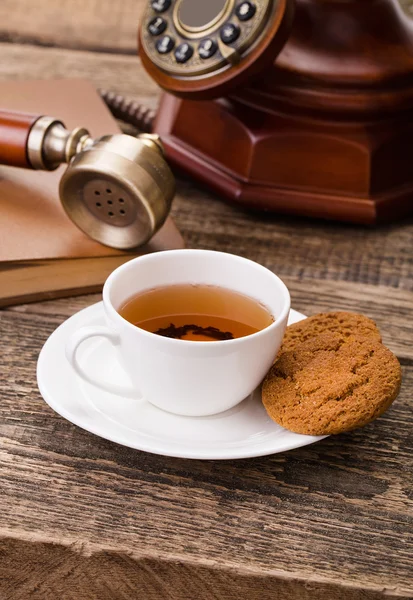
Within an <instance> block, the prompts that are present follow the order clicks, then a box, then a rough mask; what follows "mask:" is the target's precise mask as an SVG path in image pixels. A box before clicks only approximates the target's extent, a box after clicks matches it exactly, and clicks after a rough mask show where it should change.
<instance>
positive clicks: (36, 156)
mask: <svg viewBox="0 0 413 600" xmlns="http://www.w3.org/2000/svg"><path fill="white" fill-rule="evenodd" d="M55 125H59V126H62V127H64V125H63V123H61V122H60V121H58V120H56V119H53V118H52V117H40V119H37V121H36V123H35V124H34V125H33V127H32V128H31V130H30V133H29V137H28V139H27V150H26V151H27V158H28V160H29V163H30V165H31V167H32V169H38V170H41V171H44V170H46V171H53V170H54V169H56V168H57V167H58V166H59V165H48V163H47V160H45V156H44V150H43V145H44V140H45V138H46V135H47V134H48V132H49V131H50V129H51V128H52V127H54V126H55Z"/></svg>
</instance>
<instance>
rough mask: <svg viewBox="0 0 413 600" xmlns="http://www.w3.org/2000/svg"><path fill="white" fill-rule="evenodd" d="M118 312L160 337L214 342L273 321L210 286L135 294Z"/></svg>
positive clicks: (258, 307)
mask: <svg viewBox="0 0 413 600" xmlns="http://www.w3.org/2000/svg"><path fill="white" fill-rule="evenodd" d="M119 313H120V314H121V315H122V317H124V318H125V319H126V320H127V321H129V322H130V323H132V324H133V325H136V326H137V327H140V328H141V329H145V330H146V331H150V332H152V333H156V334H158V335H163V336H165V337H170V338H175V339H181V340H190V341H193V342H213V341H219V340H232V339H235V338H240V337H244V336H246V335H251V334H252V333H256V332H257V331H261V329H265V328H266V327H268V325H271V323H273V321H274V319H273V317H272V315H271V314H270V312H269V311H268V309H266V308H265V307H264V306H263V305H262V304H260V303H259V302H257V301H256V300H253V299H252V298H249V297H248V296H244V295H243V294H239V293H237V292H233V291H231V290H227V289H225V288H221V287H214V286H208V285H191V284H185V285H171V286H167V287H161V288H155V289H153V290H149V291H147V292H143V293H141V294H138V295H136V296H135V297H133V298H131V299H130V300H128V302H126V303H125V304H124V305H123V306H122V307H121V309H120V310H119Z"/></svg>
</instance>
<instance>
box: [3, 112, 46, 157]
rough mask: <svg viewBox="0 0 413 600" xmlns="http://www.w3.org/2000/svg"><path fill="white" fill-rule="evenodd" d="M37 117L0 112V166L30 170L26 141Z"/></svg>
mask: <svg viewBox="0 0 413 600" xmlns="http://www.w3.org/2000/svg"><path fill="white" fill-rule="evenodd" d="M38 119H39V115H37V116H34V115H28V114H25V113H18V112H12V111H7V110H0V165H8V166H10V167H23V168H29V169H30V168H31V165H30V162H29V159H28V156H27V140H28V137H29V133H30V130H31V128H32V127H33V125H34V124H35V123H36V121H38Z"/></svg>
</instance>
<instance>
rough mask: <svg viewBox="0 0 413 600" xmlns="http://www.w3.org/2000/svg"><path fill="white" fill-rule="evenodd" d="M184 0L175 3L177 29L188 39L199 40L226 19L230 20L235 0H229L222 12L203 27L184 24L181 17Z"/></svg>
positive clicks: (174, 17) (212, 31) (174, 13)
mask: <svg viewBox="0 0 413 600" xmlns="http://www.w3.org/2000/svg"><path fill="white" fill-rule="evenodd" d="M182 2H183V0H178V2H177V3H176V4H175V7H174V11H173V17H172V18H173V22H174V25H175V29H176V30H177V31H178V32H179V33H180V34H181V35H182V36H183V37H184V38H186V39H190V40H198V39H201V38H204V37H207V36H208V35H210V34H211V33H214V32H215V31H216V30H217V28H218V27H220V26H221V25H223V24H224V23H225V21H227V20H228V18H229V16H230V15H231V13H232V11H233V9H234V6H235V0H227V3H226V5H225V6H224V8H223V9H222V10H221V12H220V14H219V15H217V16H216V17H215V19H213V20H212V21H210V22H209V23H208V24H207V25H206V26H203V27H188V26H187V25H184V24H183V23H182V22H181V20H180V18H179V8H180V6H181V4H182Z"/></svg>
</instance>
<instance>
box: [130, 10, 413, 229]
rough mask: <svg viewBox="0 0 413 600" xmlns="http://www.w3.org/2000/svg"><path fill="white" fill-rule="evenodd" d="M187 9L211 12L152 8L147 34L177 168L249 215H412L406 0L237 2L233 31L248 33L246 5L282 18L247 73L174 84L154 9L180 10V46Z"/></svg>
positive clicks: (367, 218)
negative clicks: (151, 31) (162, 55)
mask: <svg viewBox="0 0 413 600" xmlns="http://www.w3.org/2000/svg"><path fill="white" fill-rule="evenodd" d="M188 1H192V2H193V3H195V4H196V3H197V2H198V1H199V2H203V0H174V1H172V0H171V1H170V0H153V2H152V3H149V6H148V9H147V12H146V13H145V15H144V18H143V21H142V25H141V29H140V55H141V57H142V61H143V64H144V66H145V67H146V69H147V70H148V72H149V73H150V74H151V75H152V77H154V79H155V80H156V81H157V82H158V83H159V84H160V85H161V86H162V87H163V88H164V89H165V90H166V91H167V92H166V93H165V94H164V95H163V98H162V100H161V105H160V109H159V112H158V115H157V119H156V121H155V132H156V133H158V134H159V135H161V136H162V140H163V143H164V145H165V147H166V150H167V155H168V158H169V160H170V161H171V162H172V163H173V164H175V165H177V166H178V167H180V168H181V169H183V170H184V171H186V172H187V173H189V174H191V175H192V176H194V177H195V178H197V179H198V180H200V181H202V182H203V183H205V184H207V185H208V186H209V187H210V188H212V189H214V190H216V191H217V192H218V193H220V194H221V195H223V196H225V197H226V198H228V199H230V200H232V201H233V202H236V203H238V204H240V205H244V206H247V207H253V208H257V209H264V210H271V211H277V212H281V213H289V214H295V215H305V216H312V217H321V218H328V219H338V220H344V221H349V222H355V223H364V224H374V223H377V222H379V221H387V220H389V219H396V218H400V217H401V216H403V215H407V214H409V213H411V212H412V209H413V26H412V22H410V20H409V19H408V17H407V16H406V15H405V14H404V13H403V11H402V9H401V8H400V6H399V4H398V2H397V0H348V1H347V2H337V1H336V0H295V3H293V0H274V2H272V3H271V1H270V0H254V2H251V3H243V2H242V1H241V0H234V6H233V9H232V12H231V13H230V14H229V15H227V17H226V20H225V23H235V24H236V25H237V26H240V27H241V28H242V22H239V20H238V21H237V16H236V13H235V11H236V10H237V8H238V10H239V6H240V5H241V4H253V5H254V6H255V7H256V9H259V7H260V3H262V2H270V4H271V10H272V13H271V14H270V15H269V16H267V24H266V26H265V27H264V29H263V31H261V33H260V37H259V38H257V39H256V40H255V42H254V45H253V46H252V47H251V49H250V51H249V52H248V53H247V54H246V55H245V56H243V57H241V59H240V60H239V62H237V61H234V62H233V63H232V64H229V65H228V66H227V68H226V69H221V71H219V70H218V72H213V73H209V74H204V75H202V76H201V77H200V76H196V75H195V76H192V77H191V76H188V77H186V76H185V74H184V75H177V74H176V73H173V74H171V73H168V72H166V71H165V70H164V69H163V68H162V66H161V67H160V66H159V64H154V62H153V52H152V51H151V49H150V48H149V47H148V45H147V44H146V43H145V40H144V39H143V37H144V36H145V31H147V27H148V23H149V21H150V20H151V19H153V18H155V17H156V16H157V15H158V16H159V13H157V12H156V11H154V9H153V5H154V4H155V5H156V4H157V3H159V2H160V3H161V4H162V2H166V3H167V4H170V5H171V6H170V7H169V9H168V10H166V11H165V12H164V13H163V14H162V15H161V16H162V18H163V20H164V21H165V22H166V23H167V30H166V35H167V34H168V33H167V32H168V31H169V32H171V37H172V36H173V35H174V18H175V17H174V15H175V16H176V14H177V12H176V11H177V10H178V9H179V6H180V3H185V2H188ZM228 1H229V0H228ZM217 2H219V0H217ZM221 2H225V0H221ZM226 6H227V5H226ZM227 8H228V7H227ZM171 11H175V12H171ZM225 23H224V25H225ZM224 25H222V24H221V30H222V27H223V26H224ZM221 30H220V29H219V28H218V29H217V33H216V35H220V33H219V32H220V31H221ZM153 37H154V38H156V37H157V36H153ZM202 39H203V38H201V37H198V38H195V39H193V40H189V42H188V43H189V44H190V45H191V46H192V47H193V50H194V55H195V54H196V47H197V44H199V43H200V41H199V40H201V41H202ZM187 41H188V40H187ZM181 42H182V40H181ZM155 43H156V42H155ZM220 45H221V46H222V44H220ZM232 45H233V46H234V45H236V42H235V44H232ZM230 46H231V45H230ZM170 56H171V57H172V56H173V52H172V53H170ZM188 62H190V61H188ZM198 62H199V61H198Z"/></svg>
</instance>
